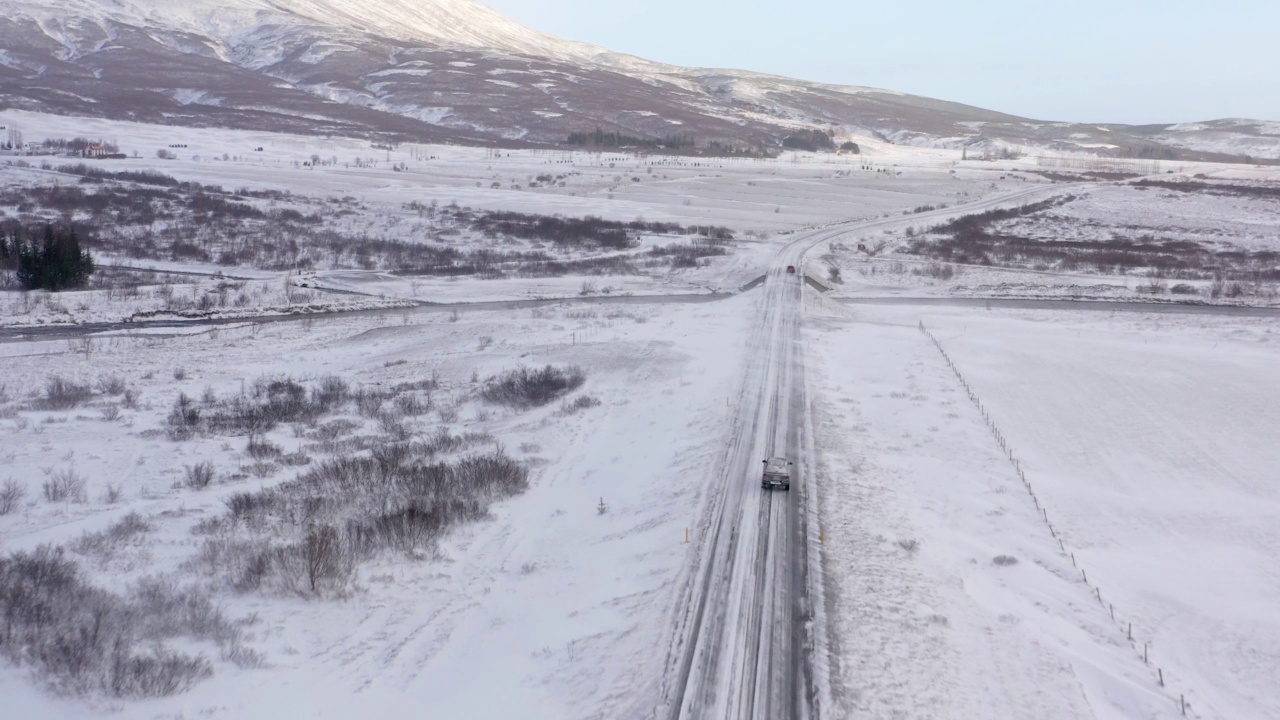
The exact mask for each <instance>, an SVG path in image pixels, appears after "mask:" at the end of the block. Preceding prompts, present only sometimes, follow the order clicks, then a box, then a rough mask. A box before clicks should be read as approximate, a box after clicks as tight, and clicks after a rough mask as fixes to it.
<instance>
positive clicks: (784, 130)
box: [0, 0, 1280, 159]
mask: <svg viewBox="0 0 1280 720" xmlns="http://www.w3.org/2000/svg"><path fill="white" fill-rule="evenodd" d="M0 49H2V51H0V110H2V109H4V108H6V107H9V108H19V109H26V110H36V111H43V112H54V113H60V114H73V115H74V114H79V115H91V116H97V117H108V118H115V119H127V120H139V121H146V122H156V123H164V124H174V125H200V126H223V127H237V128H253V129H268V130H288V131H292V132H308V133H326V134H348V135H361V136H369V135H392V136H397V137H402V138H412V139H418V140H427V141H436V142H441V141H444V142H462V143H492V142H500V143H506V144H511V143H532V144H545V145H555V144H563V143H565V142H566V139H567V137H568V135H569V134H570V133H574V132H590V131H594V130H595V129H596V128H597V127H599V128H601V129H603V130H604V131H606V132H609V131H616V132H619V133H621V134H624V135H627V136H632V137H638V138H648V139H654V140H660V139H662V138H669V137H672V136H677V135H679V136H683V137H685V138H692V139H693V141H694V142H696V143H697V144H698V145H700V146H706V145H707V144H709V143H712V142H717V143H720V144H722V145H728V146H734V147H738V148H762V147H763V148H776V147H778V146H779V145H780V144H781V142H782V140H783V139H784V138H785V137H787V136H788V135H791V134H793V133H795V132H796V131H797V130H815V129H816V130H822V131H824V132H829V133H831V134H833V135H834V136H836V137H839V138H843V137H849V138H852V139H854V140H855V141H856V140H857V139H858V138H859V137H864V138H865V137H871V138H877V139H879V140H886V141H890V142H895V143H905V144H915V145H926V146H940V147H960V146H962V145H963V146H970V147H974V148H975V149H979V150H980V149H983V148H992V147H997V148H999V147H1008V146H1015V147H1018V146H1026V147H1035V148H1050V149H1053V150H1056V151H1061V152H1081V153H1089V154H1112V155H1129V156H1140V157H1152V158H1162V157H1184V158H1205V159H1228V156H1237V157H1239V156H1245V155H1251V156H1253V157H1257V158H1267V157H1277V156H1278V155H1280V149H1277V148H1276V144H1275V141H1274V138H1271V137H1269V136H1267V135H1266V134H1265V133H1258V132H1253V131H1251V130H1249V128H1250V127H1253V126H1244V125H1237V126H1234V127H1226V126H1223V127H1214V128H1213V132H1212V134H1211V135H1206V133H1204V132H1199V131H1197V132H1189V131H1186V130H1182V129H1179V128H1171V127H1168V126H1157V127H1143V128H1130V127H1127V126H1118V125H1108V126H1094V125H1079V124H1071V123H1044V122H1032V121H1029V120H1026V119H1024V118H1018V117H1013V116H1009V115H1005V114H1002V113H999V112H993V111H989V110H983V109H980V108H975V107H970V106H967V105H962V104H958V103H949V102H942V101H937V100H931V99H928V98H923V97H917V96H911V95H905V94H902V93H896V92H891V91H887V90H876V89H872V88H863V87H854V86H843V85H826V84H820V83H811V82H805V81H801V80H793V79H789V78H782V77H776V76H770V75H764V74H760V73H751V72H743V71H736V70H719V69H688V68H680V67H674V66H670V65H663V64H660V63H655V62H650V61H647V60H644V59H641V58H637V57H632V56H628V55H622V54H618V53H612V52H609V51H608V50H606V49H604V48H600V47H597V46H593V45H589V44H586V43H579V42H572V41H567V40H562V39H559V38H555V37H552V36H550V35H547V34H544V33H540V32H536V31H533V30H530V29H528V28H525V27H524V26H522V25H520V24H518V23H515V22H513V21H511V20H508V19H507V18H504V17H503V16H501V15H500V14H498V13H496V12H494V11H493V10H491V9H489V8H487V7H485V6H483V5H481V4H479V3H477V2H474V0H182V1H181V2H178V1H176V0H0Z"/></svg>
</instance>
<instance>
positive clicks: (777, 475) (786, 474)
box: [760, 457, 795, 490]
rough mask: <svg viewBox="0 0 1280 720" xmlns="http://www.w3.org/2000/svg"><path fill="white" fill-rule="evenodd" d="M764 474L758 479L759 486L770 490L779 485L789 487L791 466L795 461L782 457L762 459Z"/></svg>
mask: <svg viewBox="0 0 1280 720" xmlns="http://www.w3.org/2000/svg"><path fill="white" fill-rule="evenodd" d="M763 462H764V476H763V477H762V478H761V479H760V487H762V488H764V489H765V490H772V489H773V488H776V487H780V488H782V489H783V490H790V489H791V466H792V465H794V464H795V463H793V462H791V461H790V460H788V459H786V458H784V457H771V458H769V459H768V460H764V461H763Z"/></svg>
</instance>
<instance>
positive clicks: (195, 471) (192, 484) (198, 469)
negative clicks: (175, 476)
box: [184, 461, 215, 490]
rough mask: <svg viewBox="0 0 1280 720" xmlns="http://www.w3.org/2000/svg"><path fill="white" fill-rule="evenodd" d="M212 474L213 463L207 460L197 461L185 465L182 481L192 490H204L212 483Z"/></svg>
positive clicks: (213, 472) (213, 473)
mask: <svg viewBox="0 0 1280 720" xmlns="http://www.w3.org/2000/svg"><path fill="white" fill-rule="evenodd" d="M214 475H215V471H214V467H213V463H211V462H208V461H204V462H198V463H196V464H195V465H188V466H186V478H185V480H184V482H185V484H186V486H187V487H189V488H191V489H192V490H204V489H205V488H207V487H209V486H210V485H212V484H213V478H214Z"/></svg>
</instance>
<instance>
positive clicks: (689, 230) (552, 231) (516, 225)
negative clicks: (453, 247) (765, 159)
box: [471, 212, 733, 250]
mask: <svg viewBox="0 0 1280 720" xmlns="http://www.w3.org/2000/svg"><path fill="white" fill-rule="evenodd" d="M471 226H472V227H473V228H475V229H476V230H479V231H481V232H483V233H485V234H486V235H490V236H495V235H505V236H507V237H516V238H522V239H525V240H542V241H546V242H551V243H555V244H556V245H562V246H570V247H584V246H586V247H590V246H595V247H599V248H604V249H608V250H627V249H630V248H633V247H635V246H636V244H637V243H636V240H635V238H634V236H633V235H634V234H639V233H642V232H647V233H654V234H659V235H702V236H705V237H707V238H709V239H711V240H716V241H721V242H727V241H729V240H732V239H733V231H732V230H730V229H728V228H725V227H717V226H713V225H702V226H697V227H683V226H681V225H680V224H678V223H664V222H645V221H642V220H634V221H632V222H628V223H623V222H616V221H613V220H605V219H603V218H598V217H595V216H592V215H588V216H586V217H584V218H572V217H560V216H557V215H526V214H523V213H517V212H490V213H485V214H483V215H479V216H477V217H475V218H474V219H472V221H471Z"/></svg>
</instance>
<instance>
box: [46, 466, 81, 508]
mask: <svg viewBox="0 0 1280 720" xmlns="http://www.w3.org/2000/svg"><path fill="white" fill-rule="evenodd" d="M87 484H88V483H87V482H86V480H85V479H84V476H83V475H80V474H79V473H77V472H76V471H75V468H63V469H60V470H54V471H53V473H52V474H50V476H49V479H48V480H46V481H45V482H44V498H45V500H48V501H49V502H63V501H64V500H69V501H71V502H85V501H86V500H87V499H88V495H87V494H86V492H85V488H86V486H87Z"/></svg>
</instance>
